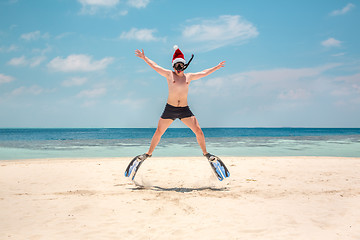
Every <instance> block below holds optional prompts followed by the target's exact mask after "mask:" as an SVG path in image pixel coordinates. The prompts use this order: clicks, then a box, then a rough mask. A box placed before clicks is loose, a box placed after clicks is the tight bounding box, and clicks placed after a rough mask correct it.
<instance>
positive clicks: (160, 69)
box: [135, 49, 171, 78]
mask: <svg viewBox="0 0 360 240" xmlns="http://www.w3.org/2000/svg"><path fill="white" fill-rule="evenodd" d="M135 55H136V56H137V57H139V58H141V59H143V60H144V61H145V62H146V63H147V64H148V65H149V66H150V67H151V68H152V69H154V70H155V71H156V72H158V73H159V74H160V75H161V76H164V77H166V78H168V77H169V74H170V73H171V71H170V70H167V69H165V68H163V67H160V66H159V65H157V64H156V63H155V62H154V61H152V60H150V59H149V58H148V57H146V56H145V53H144V50H143V49H141V51H140V50H139V49H136V50H135Z"/></svg>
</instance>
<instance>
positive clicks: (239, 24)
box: [182, 15, 259, 51]
mask: <svg viewBox="0 0 360 240" xmlns="http://www.w3.org/2000/svg"><path fill="white" fill-rule="evenodd" d="M188 22H189V23H190V25H189V26H185V28H184V30H183V32H182V37H183V38H184V39H185V40H186V41H189V42H195V43H200V44H199V46H200V47H201V48H203V50H206V51H208V50H213V49H216V48H220V47H223V46H226V45H230V44H242V43H244V42H245V41H246V40H249V39H251V38H255V37H257V36H258V35H259V32H258V31H257V29H256V27H255V26H254V25H253V24H252V23H251V22H248V21H246V20H245V19H243V18H242V17H241V16H239V15H222V16H219V17H218V18H217V19H194V20H190V21H188Z"/></svg>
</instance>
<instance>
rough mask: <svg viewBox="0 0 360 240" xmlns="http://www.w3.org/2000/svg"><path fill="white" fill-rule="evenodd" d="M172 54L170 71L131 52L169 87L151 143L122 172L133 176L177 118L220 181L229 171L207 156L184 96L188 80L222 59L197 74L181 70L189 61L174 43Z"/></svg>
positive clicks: (219, 66)
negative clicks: (193, 135) (189, 132)
mask: <svg viewBox="0 0 360 240" xmlns="http://www.w3.org/2000/svg"><path fill="white" fill-rule="evenodd" d="M174 49H175V53H174V55H173V60H172V66H173V69H174V71H172V70H168V69H165V68H162V67H160V66H159V65H157V64H156V63H155V62H154V61H152V60H150V59H149V58H148V57H146V56H145V53H144V50H141V51H140V50H138V49H137V50H136V51H135V55H136V56H137V57H139V58H141V59H143V60H144V61H145V62H146V63H147V64H148V65H149V66H150V67H151V68H153V69H154V70H155V71H156V72H157V73H159V74H160V75H161V76H163V77H165V78H166V80H167V83H168V88H169V96H168V99H167V104H166V106H165V110H164V112H163V114H162V115H161V117H160V120H159V123H158V127H157V129H156V131H155V133H154V136H153V138H152V140H151V144H150V147H149V150H148V152H147V153H144V154H142V155H139V156H136V157H135V158H134V159H133V160H132V161H131V162H130V164H129V166H128V168H127V169H126V171H125V176H127V177H130V175H133V176H132V179H134V178H135V174H136V172H137V170H138V169H139V167H140V165H141V163H142V162H143V161H144V160H145V159H146V158H148V157H151V155H152V153H153V151H154V149H155V147H156V146H157V145H158V143H159V142H160V139H161V137H162V135H163V134H164V133H165V131H166V130H167V129H168V127H169V126H170V125H171V123H172V122H173V121H174V120H175V119H177V118H179V119H180V120H181V121H182V122H183V123H184V124H185V125H186V126H188V127H189V128H190V129H191V130H192V131H193V132H194V133H195V135H196V139H197V142H198V144H199V145H200V148H201V150H202V152H203V154H204V156H206V157H207V158H208V160H209V161H210V164H211V166H212V168H213V170H214V171H215V174H216V175H217V177H218V179H219V180H220V181H221V180H223V178H224V177H228V176H229V172H228V171H227V169H226V167H225V165H224V164H223V162H222V161H221V160H220V159H219V158H218V157H216V156H214V155H211V154H210V153H208V152H207V150H206V144H205V137H204V133H203V131H202V130H201V128H200V125H199V123H198V121H197V119H196V117H195V116H194V114H193V113H192V112H191V110H190V108H189V106H188V102H187V97H188V92H189V85H190V83H191V81H194V80H198V79H200V78H202V77H205V76H207V75H209V74H211V73H213V72H215V71H216V70H218V69H220V68H222V67H224V65H225V62H221V63H219V64H218V65H217V66H215V67H212V68H209V69H206V70H203V71H201V72H198V73H184V70H185V69H186V67H187V66H188V65H189V63H190V61H191V60H192V58H191V60H190V61H189V62H188V63H187V64H186V62H185V59H184V54H183V53H182V52H181V51H180V49H179V48H178V47H177V46H176V45H175V46H174Z"/></svg>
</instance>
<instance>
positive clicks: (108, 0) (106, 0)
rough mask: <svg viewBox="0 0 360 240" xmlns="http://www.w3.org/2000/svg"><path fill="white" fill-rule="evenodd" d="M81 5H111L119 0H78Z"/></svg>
mask: <svg viewBox="0 0 360 240" xmlns="http://www.w3.org/2000/svg"><path fill="white" fill-rule="evenodd" d="M78 1H79V2H80V3H81V4H82V5H84V6H86V5H90V6H102V7H113V6H116V5H117V4H118V3H119V0H78Z"/></svg>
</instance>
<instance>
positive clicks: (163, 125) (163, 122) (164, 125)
mask: <svg viewBox="0 0 360 240" xmlns="http://www.w3.org/2000/svg"><path fill="white" fill-rule="evenodd" d="M173 121H174V120H172V119H163V118H160V120H159V123H158V127H157V129H156V131H155V133H154V136H153V137H152V139H151V144H150V148H149V151H148V152H147V154H149V155H152V153H153V151H154V149H155V147H156V146H157V145H158V143H159V142H160V139H161V136H162V135H163V134H164V133H165V131H166V129H168V127H169V126H170V125H171V123H172V122H173Z"/></svg>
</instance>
